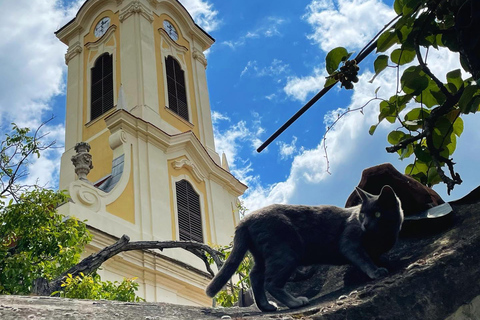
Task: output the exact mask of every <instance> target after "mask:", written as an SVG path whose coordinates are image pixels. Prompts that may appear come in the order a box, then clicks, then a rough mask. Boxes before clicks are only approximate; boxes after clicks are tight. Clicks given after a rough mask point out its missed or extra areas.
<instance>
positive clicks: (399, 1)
mask: <svg viewBox="0 0 480 320" xmlns="http://www.w3.org/2000/svg"><path fill="white" fill-rule="evenodd" d="M393 9H394V10H395V12H396V13H397V14H402V13H403V0H395V2H394V3H393Z"/></svg>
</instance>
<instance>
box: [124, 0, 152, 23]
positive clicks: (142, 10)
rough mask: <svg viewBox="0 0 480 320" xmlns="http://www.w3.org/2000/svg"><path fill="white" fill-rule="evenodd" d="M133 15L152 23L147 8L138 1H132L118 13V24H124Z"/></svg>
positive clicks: (150, 12)
mask: <svg viewBox="0 0 480 320" xmlns="http://www.w3.org/2000/svg"><path fill="white" fill-rule="evenodd" d="M134 14H140V15H141V16H142V17H144V18H145V19H147V20H148V22H150V23H152V22H153V13H152V11H150V10H149V9H148V8H147V7H145V6H144V5H143V4H142V3H141V2H140V1H138V0H136V1H132V2H131V3H130V4H129V5H128V6H126V7H125V8H124V9H122V11H121V12H120V17H119V19H120V22H124V21H125V20H127V19H128V18H129V17H131V16H133V15H134Z"/></svg>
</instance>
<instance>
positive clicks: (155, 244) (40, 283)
mask: <svg viewBox="0 0 480 320" xmlns="http://www.w3.org/2000/svg"><path fill="white" fill-rule="evenodd" d="M171 248H182V249H185V250H187V251H189V252H191V253H193V254H194V255H196V256H197V257H199V258H201V259H202V260H203V261H204V262H205V264H206V266H207V270H208V272H209V273H210V274H211V275H212V276H214V275H215V274H214V272H213V271H212V269H211V268H210V265H209V264H208V259H207V257H206V255H205V252H206V253H208V254H209V255H210V256H212V258H213V260H214V262H215V264H216V265H217V268H218V269H220V268H221V267H222V265H223V262H222V260H221V259H220V257H221V256H223V255H222V253H220V252H218V251H217V250H214V249H212V248H210V247H209V246H207V245H206V244H203V243H199V242H190V241H135V242H130V238H129V237H128V236H127V235H123V236H122V237H121V238H120V239H119V240H118V241H117V242H116V243H114V244H112V245H110V246H108V247H105V248H104V249H102V250H100V251H99V252H97V253H94V254H91V255H90V256H88V257H87V258H85V259H83V260H82V261H80V263H78V264H77V265H75V266H73V267H71V268H70V269H68V270H67V271H65V272H64V273H62V274H61V275H60V276H58V277H57V278H55V279H53V280H52V281H50V282H48V281H47V280H46V279H43V278H39V279H36V280H35V282H34V286H33V288H32V293H34V294H36V295H41V296H47V295H48V296H49V295H51V294H52V293H53V292H55V291H59V290H60V289H61V284H62V282H63V281H64V279H65V277H66V276H67V275H68V274H71V275H72V276H73V277H75V276H77V275H79V274H80V272H82V273H83V274H85V275H87V274H90V273H93V272H95V271H96V270H97V269H98V268H99V267H100V266H101V265H102V264H103V263H104V262H105V261H107V260H108V259H110V258H112V257H114V256H115V255H117V254H119V253H120V252H124V251H131V250H148V249H158V250H160V251H162V250H163V249H171Z"/></svg>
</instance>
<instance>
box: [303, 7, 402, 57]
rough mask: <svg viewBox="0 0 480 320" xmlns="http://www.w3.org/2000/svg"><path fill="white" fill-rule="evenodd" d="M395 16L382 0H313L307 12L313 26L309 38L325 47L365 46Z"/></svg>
mask: <svg viewBox="0 0 480 320" xmlns="http://www.w3.org/2000/svg"><path fill="white" fill-rule="evenodd" d="M393 17H395V13H394V12H393V10H392V9H391V8H390V7H388V6H387V5H385V4H384V3H383V2H382V1H381V0H314V1H312V2H311V3H310V5H308V7H307V13H306V14H305V15H304V19H305V20H306V21H307V22H308V23H309V24H310V25H311V26H312V28H313V33H312V34H310V35H309V36H308V37H309V39H311V40H312V41H313V42H315V43H317V44H318V45H319V46H320V48H321V49H322V50H323V51H329V50H331V49H333V48H335V47H338V46H342V47H346V48H347V49H349V50H355V49H360V48H363V46H365V44H367V43H368V41H370V40H371V39H372V38H373V36H374V35H375V34H376V33H377V32H378V31H380V30H381V29H382V28H383V26H384V25H385V24H386V23H387V22H388V21H390V20H391V19H392V18H393Z"/></svg>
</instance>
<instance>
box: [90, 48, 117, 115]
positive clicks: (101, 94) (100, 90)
mask: <svg viewBox="0 0 480 320" xmlns="http://www.w3.org/2000/svg"><path fill="white" fill-rule="evenodd" d="M91 74H92V78H91V100H90V101H91V105H90V108H91V109H90V120H94V119H96V118H98V117H100V116H101V115H102V114H104V113H105V112H107V111H108V110H110V109H112V108H113V58H112V55H110V54H108V53H105V54H102V55H101V56H100V57H98V58H97V60H96V61H95V65H94V67H93V68H92V70H91Z"/></svg>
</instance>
